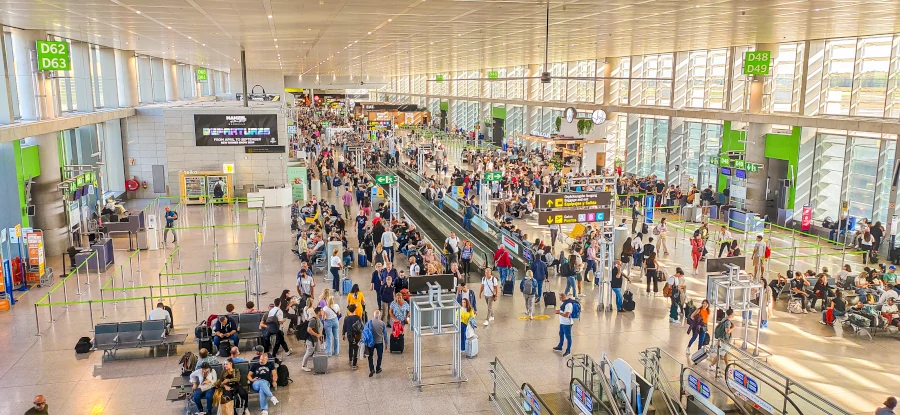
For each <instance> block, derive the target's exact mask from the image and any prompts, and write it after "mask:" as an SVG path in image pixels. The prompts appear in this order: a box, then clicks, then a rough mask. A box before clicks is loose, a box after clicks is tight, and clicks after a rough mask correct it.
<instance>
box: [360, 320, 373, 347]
mask: <svg viewBox="0 0 900 415" xmlns="http://www.w3.org/2000/svg"><path fill="white" fill-rule="evenodd" d="M360 341H361V342H362V344H364V345H366V347H375V335H373V334H372V322H371V321H369V322H368V323H366V327H365V328H363V331H362V338H361V339H360Z"/></svg>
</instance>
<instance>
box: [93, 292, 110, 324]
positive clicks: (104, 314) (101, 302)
mask: <svg viewBox="0 0 900 415" xmlns="http://www.w3.org/2000/svg"><path fill="white" fill-rule="evenodd" d="M113 293H115V291H113ZM104 303H105V301H103V290H100V312H101V313H102V314H101V315H100V320H106V306H105V305H104ZM92 325H93V324H92Z"/></svg>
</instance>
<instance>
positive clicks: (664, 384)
mask: <svg viewBox="0 0 900 415" xmlns="http://www.w3.org/2000/svg"><path fill="white" fill-rule="evenodd" d="M657 351H659V350H658V349H657ZM645 353H646V352H645ZM645 356H649V357H648V358H650V359H654V360H656V362H655V365H656V371H657V373H656V375H655V379H653V380H654V382H653V383H654V386H655V387H656V388H657V389H659V391H660V392H661V395H662V396H663V399H664V400H665V401H666V407H668V408H669V412H670V413H672V414H678V415H683V414H685V409H684V407H683V406H682V404H681V391H678V395H677V398H676V397H673V396H674V395H675V393H674V392H672V389H671V388H670V387H669V382H668V379H669V377H668V375H667V374H666V371H665V369H663V367H662V365H661V364H660V362H661V361H662V360H661V359H660V356H659V355H657V354H655V353H654V354H647V355H645ZM660 378H663V379H666V380H665V381H660ZM676 408H677V409H676Z"/></svg>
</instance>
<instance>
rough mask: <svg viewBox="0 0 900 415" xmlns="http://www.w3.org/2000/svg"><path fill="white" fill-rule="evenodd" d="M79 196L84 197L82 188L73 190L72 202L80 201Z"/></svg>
mask: <svg viewBox="0 0 900 415" xmlns="http://www.w3.org/2000/svg"><path fill="white" fill-rule="evenodd" d="M81 196H84V186H81V187H79V188H77V189H75V196H74V197H73V200H78V199H81Z"/></svg>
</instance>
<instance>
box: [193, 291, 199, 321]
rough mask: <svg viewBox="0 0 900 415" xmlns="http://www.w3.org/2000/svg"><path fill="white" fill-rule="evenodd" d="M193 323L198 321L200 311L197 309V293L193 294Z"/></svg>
mask: <svg viewBox="0 0 900 415" xmlns="http://www.w3.org/2000/svg"><path fill="white" fill-rule="evenodd" d="M194 321H200V310H199V309H198V308H197V293H194Z"/></svg>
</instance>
